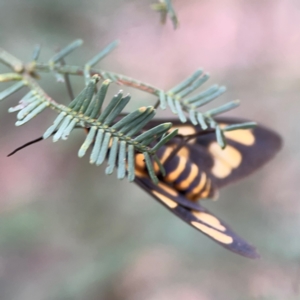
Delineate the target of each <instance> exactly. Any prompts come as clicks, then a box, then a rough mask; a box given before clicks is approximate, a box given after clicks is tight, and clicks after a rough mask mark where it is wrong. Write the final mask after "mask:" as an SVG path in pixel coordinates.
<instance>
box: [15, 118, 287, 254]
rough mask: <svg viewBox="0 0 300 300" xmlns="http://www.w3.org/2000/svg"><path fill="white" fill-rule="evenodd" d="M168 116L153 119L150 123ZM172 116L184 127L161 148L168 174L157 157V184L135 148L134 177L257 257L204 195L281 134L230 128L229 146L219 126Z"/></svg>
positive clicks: (223, 121)
mask: <svg viewBox="0 0 300 300" xmlns="http://www.w3.org/2000/svg"><path fill="white" fill-rule="evenodd" d="M165 121H166V120H165V119H164V120H162V119H161V120H159V119H157V120H152V121H150V123H148V124H147V127H154V126H156V125H158V124H161V123H163V122H165ZM168 121H171V122H172V123H173V127H174V128H178V129H179V131H178V133H179V134H178V136H176V137H175V138H173V139H172V140H171V141H169V142H168V143H167V144H166V145H164V146H162V147H161V148H160V149H159V150H158V151H157V156H158V158H159V160H160V162H161V164H162V165H163V166H164V169H165V173H166V174H165V175H164V176H163V175H162V174H160V173H159V172H160V171H159V167H158V166H157V165H156V162H153V166H154V170H155V172H156V175H157V177H158V179H159V183H158V184H157V185H156V184H155V183H153V182H152V180H151V179H150V176H149V174H148V171H147V168H146V165H145V161H144V156H143V154H141V153H136V154H135V166H136V168H135V183H136V184H137V185H138V186H140V187H141V188H142V189H144V190H145V191H146V192H147V193H149V194H150V195H151V196H152V197H153V198H155V199H156V200H157V201H158V202H159V203H161V204H162V205H163V206H165V207H166V208H167V209H169V210H170V211H171V212H172V213H174V214H175V215H176V216H177V217H179V218H180V219H182V220H183V221H184V222H186V223H188V224H189V225H190V226H192V227H194V228H195V229H197V230H198V231H200V232H202V233H203V234H205V235H206V236H208V237H209V238H211V239H212V240H214V241H215V242H217V243H218V244H219V245H221V246H223V247H225V248H226V249H228V250H230V251H232V252H235V253H237V254H240V255H242V256H245V257H249V258H258V257H259V254H258V253H257V251H256V249H255V248H254V247H253V246H252V245H250V244H249V243H248V242H247V241H245V240H244V239H243V238H241V237H240V236H239V235H237V234H236V233H235V232H234V231H233V230H232V229H231V228H230V227H229V226H228V225H227V224H226V223H225V222H223V221H222V220H221V219H219V218H218V217H217V216H215V215H214V214H212V213H211V212H209V211H208V210H207V209H206V208H204V207H203V206H202V205H201V204H200V203H199V201H201V200H204V199H216V198H217V196H218V191H219V189H220V188H222V187H223V186H225V185H227V184H230V183H233V182H235V181H237V180H239V179H242V178H244V177H246V176H248V175H250V174H251V173H252V172H254V171H255V170H257V169H259V168H260V167H261V166H262V165H264V164H265V163H266V162H267V161H269V160H270V159H271V158H272V157H273V156H274V155H275V154H276V153H277V152H278V151H279V149H280V147H281V138H280V137H279V135H278V134H277V133H275V132H273V131H272V130H270V129H267V128H265V127H263V126H260V125H259V126H257V127H255V128H253V129H238V130H234V131H228V132H225V133H224V134H225V137H226V141H227V146H226V147H225V149H224V150H222V149H221V147H220V146H219V144H218V143H217V141H216V138H215V130H213V129H210V130H206V131H203V130H201V129H200V128H199V127H198V126H194V125H192V124H191V123H184V124H183V123H180V122H179V121H178V120H168ZM216 122H218V124H220V126H221V127H222V126H227V125H233V124H239V123H243V122H245V120H243V119H234V118H224V117H223V118H216ZM146 129H147V128H146ZM87 131H88V129H87ZM41 140H43V138H42V137H41V138H38V139H36V140H33V141H31V142H29V143H26V144H25V145H23V146H21V147H19V148H17V149H16V150H14V151H13V152H12V153H10V154H9V156H10V155H12V154H14V153H16V152H17V151H19V150H21V149H23V148H24V147H27V146H29V145H31V144H33V143H36V142H38V141H41Z"/></svg>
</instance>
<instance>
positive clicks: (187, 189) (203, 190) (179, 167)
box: [136, 145, 214, 201]
mask: <svg viewBox="0 0 300 300" xmlns="http://www.w3.org/2000/svg"><path fill="white" fill-rule="evenodd" d="M174 148H175V146H174V145H171V146H163V147H161V148H160V149H159V150H158V151H157V153H156V154H157V156H158V158H159V160H160V162H161V163H162V165H163V166H164V168H165V170H166V176H165V177H161V180H162V181H163V182H165V183H167V184H168V185H170V186H172V187H174V188H175V189H176V190H177V191H179V192H180V193H182V194H184V195H185V196H186V197H187V198H188V199H190V200H193V201H194V200H198V199H201V198H209V197H212V196H213V194H214V193H213V188H212V186H211V180H210V179H209V178H208V177H207V174H206V173H205V172H202V171H201V170H200V169H199V167H198V166H197V165H196V164H195V163H193V162H192V161H191V160H190V157H189V149H188V148H186V147H183V148H181V149H180V151H178V152H177V153H176V154H175V155H174V156H173V157H172V158H170V159H168V157H169V156H170V155H171V153H172V152H173V149H174ZM136 167H137V168H138V169H139V170H140V171H142V170H145V162H144V160H143V155H142V154H137V155H136ZM154 170H155V172H156V174H157V175H159V174H158V172H159V169H158V166H157V165H156V163H154Z"/></svg>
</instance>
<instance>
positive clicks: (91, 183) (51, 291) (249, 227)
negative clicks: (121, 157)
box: [0, 0, 300, 300]
mask: <svg viewBox="0 0 300 300" xmlns="http://www.w3.org/2000/svg"><path fill="white" fill-rule="evenodd" d="M151 3H153V1H137V0H136V1H121V0H119V1H95V0H87V1H79V0H73V1H70V0H65V1H58V0H55V1H38V0H30V1H29V0H27V1H21V0H12V1H3V0H2V1H0V28H1V31H0V40H1V47H3V48H5V49H6V50H7V51H9V52H11V53H13V54H14V55H16V56H17V57H19V58H21V59H23V60H25V61H26V60H29V59H30V54H31V51H32V49H33V46H34V45H35V43H42V44H43V52H42V56H41V61H46V60H47V59H48V58H49V57H50V56H51V54H52V53H53V52H54V50H55V49H56V48H57V47H59V46H64V45H66V44H68V43H69V42H71V41H72V40H74V39H76V38H83V39H84V41H85V44H84V46H83V47H82V49H79V50H77V51H76V53H74V54H72V56H70V58H69V59H68V62H69V63H74V64H83V63H84V62H85V61H87V60H88V59H89V58H90V57H92V56H93V55H94V54H95V53H97V51H99V50H100V49H101V48H103V47H104V46H105V45H107V44H108V43H109V42H111V41H113V40H114V39H119V40H120V41H121V44H120V46H119V47H118V49H117V50H115V51H114V52H113V53H112V54H111V55H110V56H108V57H107V58H106V59H105V60H104V61H103V62H101V64H100V67H101V68H103V69H105V70H109V71H115V72H119V73H122V74H125V75H128V76H131V77H133V78H136V79H140V80H142V81H145V82H148V83H150V84H152V85H155V86H157V87H160V88H163V89H165V90H167V89H169V88H171V87H172V86H174V85H175V84H176V83H178V82H179V81H181V80H182V79H184V78H185V77H187V76H188V75H190V74H191V73H193V72H194V71H195V70H196V69H197V68H199V67H203V68H204V69H205V70H207V71H208V72H210V74H211V79H210V80H209V84H214V83H218V84H222V85H226V86H227V88H228V91H227V92H226V94H225V95H224V96H222V97H221V98H220V99H219V100H216V103H214V105H217V104H221V103H223V102H226V101H229V100H233V99H241V100H242V105H241V107H240V108H238V109H236V110H234V111H232V112H230V114H228V115H232V116H238V117H243V118H248V119H252V120H255V121H258V122H259V123H263V124H264V125H267V126H269V127H271V128H273V129H274V130H275V131H277V132H279V133H280V134H281V135H282V137H283V139H284V148H283V149H282V151H281V152H280V154H279V155H277V156H276V158H275V159H274V160H273V161H272V162H271V163H269V164H268V165H267V166H266V167H265V168H263V169H262V170H260V171H258V172H257V173H256V174H255V175H253V176H251V177H250V178H248V179H246V180H244V181H242V182H240V183H238V184H235V185H233V186H230V187H228V188H225V189H224V190H222V191H221V193H220V199H219V201H218V202H214V203H207V205H206V203H205V205H206V207H208V208H209V209H210V210H212V211H213V212H214V213H216V214H217V215H218V216H220V217H221V218H222V219H224V220H225V221H227V223H229V224H231V225H232V227H233V228H235V229H236V230H237V231H238V233H240V234H241V235H242V236H243V237H245V238H246V239H247V240H249V241H251V242H252V243H253V244H254V245H255V246H256V247H257V248H258V250H259V252H260V253H261V255H262V258H261V259H260V260H256V261H252V260H247V259H245V258H242V257H239V256H237V255H234V254H232V253H230V252H228V251H226V250H224V249H223V248H221V247H219V246H218V245H217V244H215V243H213V242H211V241H210V240H208V239H207V238H206V237H204V236H202V235H200V234H199V233H198V232H196V231H195V230H193V229H192V228H190V227H188V226H186V225H185V224H184V223H183V222H181V221H179V220H178V219H177V218H175V217H174V216H172V215H171V214H170V213H169V212H168V211H166V210H164V208H163V207H161V206H159V205H158V204H157V203H156V202H155V201H154V200H153V199H151V198H150V197H149V196H148V195H146V194H145V193H144V192H143V191H141V190H139V189H138V187H136V186H134V185H133V184H128V183H127V182H126V180H124V181H122V182H119V181H118V180H117V179H116V176H115V174H114V175H112V176H111V177H107V176H105V175H104V170H105V169H104V167H101V168H96V167H94V166H90V165H89V164H88V159H87V158H84V159H81V160H79V159H78V158H77V149H78V147H79V145H80V143H81V142H82V140H83V138H84V134H83V133H82V134H80V133H78V134H75V135H74V136H73V138H72V139H70V140H69V141H68V142H67V143H58V144H52V142H50V141H46V142H44V143H40V144H38V145H35V146H32V147H30V148H28V149H25V150H24V151H22V152H20V153H18V154H17V155H15V156H13V157H11V158H6V155H7V153H9V152H10V151H11V150H13V149H14V148H15V147H17V146H19V145H21V144H22V143H24V142H27V141H28V140H30V139H32V138H35V137H37V136H39V135H41V134H43V132H44V131H45V130H46V128H47V127H48V126H49V125H50V124H51V122H52V120H53V118H54V116H55V113H43V114H42V115H41V116H39V117H37V118H36V120H33V121H31V122H30V123H29V124H28V125H25V126H23V127H21V128H16V127H14V122H15V116H14V115H9V114H7V109H8V107H10V106H14V104H15V103H16V102H17V100H18V98H17V96H18V95H16V96H12V97H10V99H9V100H6V101H5V103H1V110H0V114H1V121H0V122H1V124H0V128H1V129H0V130H1V134H0V140H1V145H2V146H1V147H0V164H1V172H0V180H1V195H2V197H1V199H0V209H1V211H2V214H1V217H0V298H1V299H20V300H21V299H22V300H24V299H25V300H26V299H31V300H35V299H36V300H41V299H59V300H60V299H92V300H94V299H108V300H110V299H111V300H121V299H122V300H123V299H125V300H127V299H128V300H140V299H143V300H164V299H174V300H177V299H178V300H179V299H180V300H181V299H184V300H215V299H221V300H223V299H289V300H290V299H299V298H300V291H299V288H300V239H299V228H300V227H299V226H300V201H299V194H300V185H299V184H298V180H299V178H300V143H299V131H300V126H299V121H298V119H299V112H300V102H299V100H300V3H298V1H293V0H285V1H282V0H281V1H276V0H272V1H271V0H265V1H263V0H260V1H246V0H239V1H238V0H224V1H214V0H210V1H207V0H197V1H196V0H195V1H193V0H187V1H179V0H178V1H173V3H174V7H175V9H176V11H177V13H178V17H179V21H180V26H179V28H178V30H176V31H174V30H173V28H172V25H171V23H170V21H169V20H168V22H167V24H166V25H165V26H162V25H161V24H160V23H159V16H158V15H157V14H156V13H155V12H153V11H151V10H150V8H149V7H150V4H151ZM3 70H5V71H7V70H6V69H5V68H3ZM1 71H2V69H1ZM74 83H75V84H76V87H75V89H76V91H77V92H78V91H80V89H81V88H82V86H83V83H82V81H81V80H74ZM41 84H42V86H43V87H45V90H46V91H47V92H49V94H50V95H51V96H53V98H55V99H57V101H58V102H66V101H68V98H67V95H66V93H65V87H64V86H63V85H59V84H56V83H55V80H54V78H53V77H51V76H50V75H49V76H48V75H46V76H45V80H42V82H41ZM1 86H3V87H4V85H1ZM3 89H4V88H3ZM114 89H115V90H117V89H118V87H114ZM122 89H124V91H126V92H130V93H131V94H132V98H133V100H132V104H131V108H133V107H138V106H142V105H145V104H149V103H154V101H155V98H154V97H152V96H150V95H148V94H145V93H143V92H140V91H137V90H133V89H130V88H127V87H122ZM12 103H13V104H12ZM160 116H171V114H170V112H165V111H164V112H160ZM297 178H298V179H297Z"/></svg>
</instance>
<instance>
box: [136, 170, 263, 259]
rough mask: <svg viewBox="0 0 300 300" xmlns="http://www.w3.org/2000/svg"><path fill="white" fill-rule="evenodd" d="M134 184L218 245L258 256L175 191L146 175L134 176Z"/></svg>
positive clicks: (205, 211) (228, 230) (247, 245)
mask: <svg viewBox="0 0 300 300" xmlns="http://www.w3.org/2000/svg"><path fill="white" fill-rule="evenodd" d="M135 182H136V183H137V184H138V185H139V186H140V187H141V188H143V189H144V190H145V191H146V192H148V193H149V194H150V195H151V196H153V197H154V198H155V199H156V200H157V201H158V202H159V203H161V204H162V205H164V206H165V207H166V208H168V209H169V210H170V211H171V212H172V213H174V214H175V215H176V216H177V217H179V218H180V219H182V220H183V221H185V222H186V223H188V224H189V225H190V226H192V227H194V228H195V229H197V230H198V231H200V232H202V233H203V234H205V235H206V236H208V237H209V238H211V239H212V240H214V241H215V242H217V243H218V244H220V245H221V246H223V247H225V248H226V249H228V250H230V251H232V252H235V253H237V254H240V255H242V256H245V257H249V258H258V257H259V254H258V253H257V252H256V250H255V248H254V247H253V246H251V245H250V244H249V243H247V242H246V241H245V240H244V239H242V238H241V237H239V236H238V235H237V234H236V233H235V232H234V231H233V230H232V229H231V228H230V227H229V226H228V225H227V224H226V223H225V222H223V221H222V220H220V219H219V218H218V217H216V216H215V215H213V214H211V213H210V212H209V211H208V210H207V209H205V208H204V207H203V206H201V205H199V204H197V203H193V202H191V201H189V200H187V199H186V198H185V197H184V195H182V194H181V193H179V192H178V191H176V190H175V189H173V188H171V187H170V186H168V185H166V184H165V183H162V182H160V183H159V185H155V184H153V183H152V181H151V179H150V178H149V177H148V176H147V175H146V174H143V176H141V174H138V175H136V178H135Z"/></svg>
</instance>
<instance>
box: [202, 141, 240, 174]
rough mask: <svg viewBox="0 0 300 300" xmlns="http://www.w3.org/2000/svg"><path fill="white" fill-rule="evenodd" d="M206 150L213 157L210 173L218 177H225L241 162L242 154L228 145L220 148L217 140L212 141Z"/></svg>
mask: <svg viewBox="0 0 300 300" xmlns="http://www.w3.org/2000/svg"><path fill="white" fill-rule="evenodd" d="M208 150H209V152H210V153H211V154H212V156H213V159H214V166H213V168H212V173H213V174H214V175H215V176H216V177H218V178H225V177H226V176H228V175H229V174H230V173H231V172H232V169H235V168H237V167H238V166H239V165H240V164H241V162H242V154H241V153H240V152H239V151H238V150H237V149H235V148H234V147H232V146H230V145H227V146H226V148H225V149H223V150H222V149H221V148H220V146H219V145H218V143H217V142H213V143H211V144H210V145H209V148H208Z"/></svg>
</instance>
